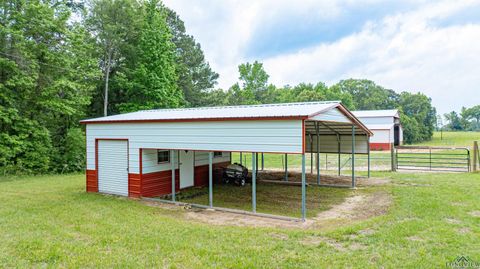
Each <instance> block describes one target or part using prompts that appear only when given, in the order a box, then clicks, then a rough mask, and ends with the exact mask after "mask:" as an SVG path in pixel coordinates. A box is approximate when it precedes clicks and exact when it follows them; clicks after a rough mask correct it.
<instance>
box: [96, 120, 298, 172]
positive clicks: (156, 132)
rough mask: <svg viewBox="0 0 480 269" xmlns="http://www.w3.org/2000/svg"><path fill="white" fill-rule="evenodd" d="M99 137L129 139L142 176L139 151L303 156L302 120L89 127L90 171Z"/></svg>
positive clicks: (131, 156)
mask: <svg viewBox="0 0 480 269" xmlns="http://www.w3.org/2000/svg"><path fill="white" fill-rule="evenodd" d="M96 138H127V139H129V146H130V148H129V168H130V172H131V173H139V163H138V161H139V156H138V154H139V148H144V149H148V148H150V149H156V148H160V149H162V148H163V149H189V150H197V151H218V150H224V151H244V152H278V153H284V152H288V153H301V152H302V121H301V120H263V121H258V120H256V121H247V120H242V121H210V122H156V123H116V124H87V169H95V139H96Z"/></svg>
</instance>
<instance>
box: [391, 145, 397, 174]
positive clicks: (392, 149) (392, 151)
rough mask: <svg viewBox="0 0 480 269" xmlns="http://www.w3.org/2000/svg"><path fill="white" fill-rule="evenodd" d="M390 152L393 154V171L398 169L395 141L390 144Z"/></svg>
mask: <svg viewBox="0 0 480 269" xmlns="http://www.w3.org/2000/svg"><path fill="white" fill-rule="evenodd" d="M390 154H391V162H392V172H395V171H397V169H396V164H395V162H396V160H395V146H394V144H393V143H391V144H390Z"/></svg>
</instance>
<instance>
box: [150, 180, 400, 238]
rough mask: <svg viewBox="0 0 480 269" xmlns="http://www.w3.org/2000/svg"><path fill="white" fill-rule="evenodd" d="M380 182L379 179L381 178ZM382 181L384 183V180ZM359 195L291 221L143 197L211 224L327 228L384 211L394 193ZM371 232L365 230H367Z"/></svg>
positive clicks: (379, 191) (151, 202) (361, 193)
mask: <svg viewBox="0 0 480 269" xmlns="http://www.w3.org/2000/svg"><path fill="white" fill-rule="evenodd" d="M379 182H380V181H379ZM381 184H384V182H383V181H382V183H381ZM356 193H357V194H356V195H353V196H350V197H348V198H346V199H345V200H344V201H343V202H342V203H340V204H337V205H334V206H333V207H332V208H330V209H328V210H326V211H322V212H321V213H319V214H318V215H317V216H315V217H313V218H307V221H305V222H301V221H288V220H281V219H273V218H266V217H260V216H253V215H247V214H238V213H231V212H224V211H220V210H205V209H199V208H195V207H190V206H184V205H182V206H179V205H175V204H167V203H161V202H155V201H143V203H144V204H146V205H149V206H155V207H161V208H162V209H167V210H172V211H174V210H176V211H179V210H183V216H184V217H185V218H186V219H189V220H194V221H199V222H202V223H207V224H211V225H227V226H250V227H279V228H295V229H298V228H300V229H310V228H326V227H338V226H339V225H346V224H349V223H351V222H352V221H357V220H364V219H367V218H370V217H374V216H378V215H382V214H385V213H386V212H387V210H388V208H389V206H390V205H391V203H392V198H391V195H390V194H389V193H387V192H385V191H383V190H377V191H375V192H364V191H358V192H356ZM368 233H369V232H368V231H367V232H365V234H368Z"/></svg>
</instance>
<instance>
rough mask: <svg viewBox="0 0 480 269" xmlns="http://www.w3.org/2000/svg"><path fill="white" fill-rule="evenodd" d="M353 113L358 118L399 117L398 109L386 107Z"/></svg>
mask: <svg viewBox="0 0 480 269" xmlns="http://www.w3.org/2000/svg"><path fill="white" fill-rule="evenodd" d="M352 113H353V115H355V117H357V118H370V117H398V109H385V110H357V111H352Z"/></svg>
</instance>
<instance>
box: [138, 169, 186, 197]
mask: <svg viewBox="0 0 480 269" xmlns="http://www.w3.org/2000/svg"><path fill="white" fill-rule="evenodd" d="M175 190H176V191H179V190H180V170H178V169H176V170H175ZM171 193H172V170H167V171H160V172H153V173H148V174H142V186H141V195H142V196H144V197H155V196H161V195H166V194H171Z"/></svg>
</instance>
